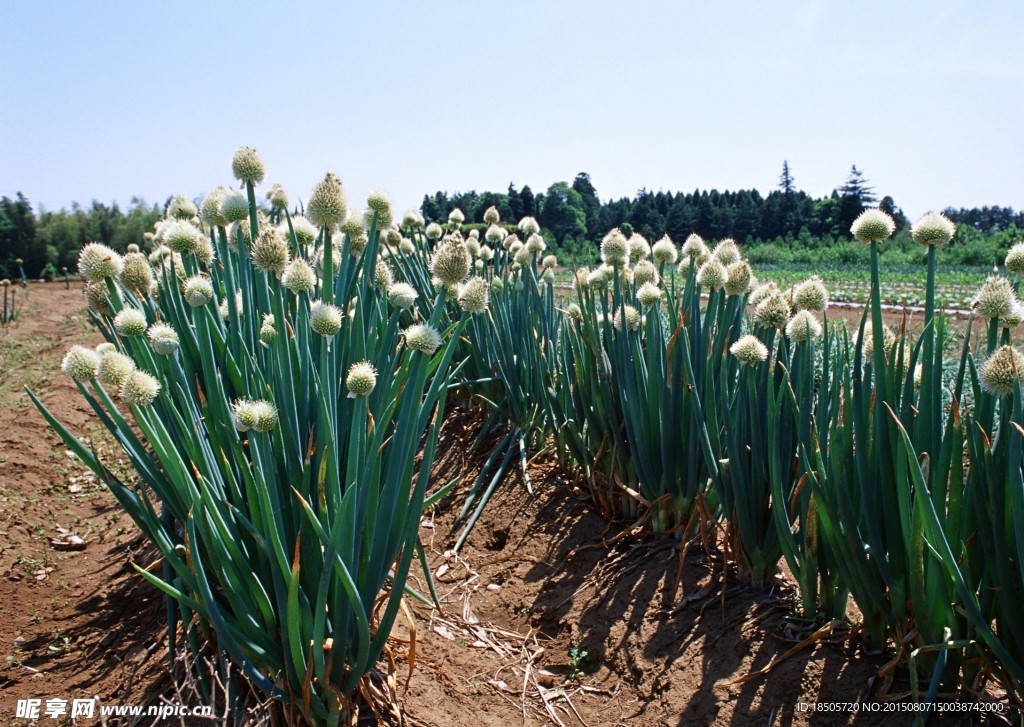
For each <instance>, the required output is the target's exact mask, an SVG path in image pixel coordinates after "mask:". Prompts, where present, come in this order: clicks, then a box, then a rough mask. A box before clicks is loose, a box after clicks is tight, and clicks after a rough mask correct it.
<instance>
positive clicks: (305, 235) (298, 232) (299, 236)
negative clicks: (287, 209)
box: [285, 215, 320, 247]
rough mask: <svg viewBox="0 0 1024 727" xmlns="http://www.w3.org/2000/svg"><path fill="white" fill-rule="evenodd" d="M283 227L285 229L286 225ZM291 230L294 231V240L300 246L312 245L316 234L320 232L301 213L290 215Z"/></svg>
mask: <svg viewBox="0 0 1024 727" xmlns="http://www.w3.org/2000/svg"><path fill="white" fill-rule="evenodd" d="M285 229H287V225H286V226H285ZM292 230H294V231H295V241H296V242H297V243H298V244H299V246H300V247H308V246H310V245H312V244H313V243H315V242H316V238H317V235H318V234H320V231H319V230H318V229H317V228H316V227H315V226H314V225H313V223H312V222H310V221H309V220H308V219H307V218H305V217H303V216H302V215H298V216H297V217H292Z"/></svg>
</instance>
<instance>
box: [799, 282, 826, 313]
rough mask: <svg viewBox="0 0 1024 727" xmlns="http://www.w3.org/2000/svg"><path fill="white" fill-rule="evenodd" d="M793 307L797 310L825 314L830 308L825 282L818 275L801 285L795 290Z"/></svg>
mask: <svg viewBox="0 0 1024 727" xmlns="http://www.w3.org/2000/svg"><path fill="white" fill-rule="evenodd" d="M793 306H794V307H795V308H796V309H797V310H810V311H816V312H818V313H823V312H824V311H825V309H826V308H828V289H826V288H825V283H824V281H823V280H822V279H821V278H819V277H818V276H817V275H812V276H811V277H810V278H808V279H807V280H805V281H804V282H802V283H800V284H799V285H798V286H796V288H795V289H794V290H793Z"/></svg>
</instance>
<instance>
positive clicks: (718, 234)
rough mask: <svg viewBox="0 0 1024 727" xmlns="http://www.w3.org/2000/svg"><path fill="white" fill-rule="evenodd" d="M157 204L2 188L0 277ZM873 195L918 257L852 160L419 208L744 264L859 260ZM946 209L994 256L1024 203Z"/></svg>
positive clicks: (135, 227)
mask: <svg viewBox="0 0 1024 727" xmlns="http://www.w3.org/2000/svg"><path fill="white" fill-rule="evenodd" d="M169 199H170V198H168V200H167V201H169ZM198 201H199V200H198V199H197V200H196V202H198ZM166 204H167V202H166V201H165V203H164V204H163V205H158V204H149V203H147V202H146V201H145V200H143V199H141V198H138V197H133V198H132V199H131V200H130V203H129V205H128V207H127V208H121V207H120V206H119V205H118V204H117V203H116V202H114V203H112V204H110V205H107V204H104V203H102V202H97V201H93V202H92V203H91V205H90V206H88V207H82V206H80V205H77V204H75V205H72V207H71V209H70V210H65V209H62V210H60V211H57V212H52V211H47V210H40V211H39V212H38V213H37V212H35V211H33V209H32V205H31V203H30V201H29V200H28V199H27V198H26V197H25V196H24V195H22V194H21V193H18V194H17V195H16V196H15V197H14V198H13V199H11V198H9V197H2V198H0V278H14V277H17V276H18V275H19V274H20V270H19V268H18V265H17V263H16V260H19V259H20V260H22V261H23V265H22V269H23V270H24V271H25V274H26V275H27V276H28V277H30V278H38V277H53V276H56V275H58V274H59V273H60V271H61V269H62V268H63V267H67V268H68V269H69V270H71V271H74V270H75V267H76V265H77V259H78V251H79V250H80V249H81V248H82V246H83V245H85V244H86V243H87V242H94V241H95V242H102V243H103V244H105V245H109V246H110V247H112V248H113V249H115V250H119V251H124V249H125V248H126V247H127V246H128V244H129V243H133V242H134V243H136V244H141V243H142V236H143V233H144V232H146V231H148V230H151V229H152V228H153V223H154V222H156V221H157V220H158V219H160V218H161V217H162V214H163V209H164V208H165V207H166ZM876 205H877V206H878V207H880V208H882V209H884V210H885V211H886V212H888V213H889V214H891V215H892V216H893V217H894V219H895V220H896V223H897V233H896V235H895V238H894V240H893V241H892V243H891V244H889V245H887V246H886V247H885V248H884V252H883V255H884V256H886V257H887V258H888V259H889V260H890V261H894V262H912V261H914V260H916V259H917V257H919V256H920V255H919V250H917V249H916V248H915V246H914V244H913V242H912V240H911V237H910V221H909V220H908V219H907V218H906V216H905V215H904V214H903V212H902V211H901V210H900V208H899V206H898V205H897V204H896V202H895V200H893V198H892V197H890V196H888V195H886V196H882V197H881V198H878V197H877V196H876V194H875V192H874V188H873V187H872V186H871V184H870V183H869V182H868V181H867V180H866V179H865V177H864V173H863V172H862V171H861V170H860V169H858V168H857V167H856V166H854V167H853V168H851V170H850V173H849V175H848V176H847V179H846V181H845V182H844V183H843V184H842V185H840V186H838V187H837V188H836V189H835V190H833V191H832V193H831V194H829V195H827V196H825V197H821V198H815V197H813V196H811V195H810V194H808V193H807V192H804V191H802V190H800V189H798V188H797V186H796V183H795V180H794V177H793V174H792V172H791V170H790V168H789V164H788V163H784V164H783V168H782V173H781V174H780V175H779V183H778V187H777V188H776V189H773V190H771V191H770V192H768V193H767V194H766V195H764V194H762V193H761V192H759V191H758V190H756V189H741V190H736V191H719V190H717V189H711V190H700V189H696V190H694V191H692V192H664V191H661V190H659V191H657V192H653V191H650V190H647V189H641V190H639V191H638V192H637V193H636V195H635V196H634V197H631V198H630V197H621V198H619V199H609V200H607V201H602V199H601V198H600V196H599V195H598V191H597V188H596V187H595V186H594V183H593V181H592V180H591V178H590V175H588V174H586V173H585V172H581V173H580V174H577V175H576V177H575V179H573V181H572V183H569V182H555V183H554V184H552V185H551V186H550V187H548V188H547V190H545V191H543V192H538V193H534V192H533V191H532V190H531V189H530V187H529V185H524V186H523V187H522V188H521V189H517V188H516V187H515V185H514V184H509V186H508V189H507V190H505V191H503V192H476V191H469V192H456V193H454V194H448V193H447V192H440V191H439V192H435V193H434V194H433V195H425V196H424V198H423V204H422V205H421V207H420V210H421V212H422V213H423V216H424V217H425V218H426V219H427V220H428V221H437V222H445V221H446V220H447V219H448V213H449V212H451V211H452V210H453V209H455V208H459V209H460V210H462V212H463V214H464V215H465V216H466V223H467V224H469V225H470V226H474V225H475V226H483V215H484V212H485V211H486V210H487V208H488V207H491V206H494V207H496V208H497V209H498V211H499V212H500V213H501V218H502V220H504V221H506V222H507V223H510V224H514V223H515V222H517V221H518V220H520V219H522V218H523V217H525V216H531V217H535V218H536V219H537V221H538V222H539V223H540V225H541V228H542V233H543V234H544V236H545V237H546V238H547V241H548V244H549V245H550V246H552V247H553V249H554V250H555V251H557V252H558V253H559V254H560V255H561V256H562V258H563V260H565V261H567V262H568V260H569V259H572V260H575V261H576V262H577V263H580V264H588V263H591V262H592V261H594V260H595V259H596V257H597V255H598V250H599V245H600V241H601V238H602V237H603V236H604V234H605V233H606V232H607V231H608V230H610V229H611V228H613V227H620V228H623V229H624V230H626V231H627V232H629V233H632V232H634V231H635V232H639V233H640V234H642V235H644V236H645V237H647V238H648V239H649V240H651V241H652V242H653V241H654V240H657V239H658V238H660V237H661V236H662V235H665V234H667V235H669V236H670V237H671V238H672V239H673V240H675V241H677V242H682V241H683V240H685V239H686V237H687V236H688V235H689V234H690V233H692V232H696V233H697V234H699V235H701V236H702V237H704V238H705V239H707V240H720V239H723V238H726V237H732V238H734V239H736V240H737V241H739V242H740V243H743V244H744V245H745V247H746V250H747V253H748V256H749V257H750V258H751V260H752V261H753V262H777V263H783V264H785V263H819V262H820V263H839V264H841V263H859V262H866V261H867V251H866V250H865V249H864V246H863V245H859V244H857V243H855V242H854V241H853V240H852V238H851V236H850V225H851V224H852V223H853V220H854V219H856V217H857V215H859V214H860V213H861V212H862V211H863V210H864V209H865V208H867V207H870V206H876ZM944 211H945V213H946V214H947V215H948V216H949V217H950V218H951V219H952V220H953V221H954V222H956V223H957V226H958V231H957V235H956V238H954V241H953V243H952V245H950V249H949V251H948V252H946V253H945V254H944V261H945V262H946V263H947V264H955V265H989V266H991V265H993V264H995V263H998V262H1000V261H1001V259H1002V256H1003V255H1005V253H1006V250H1007V249H1008V248H1009V247H1010V245H1012V244H1014V243H1015V242H1018V241H1020V239H1021V237H1022V236H1024V211H1021V212H1018V211H1015V210H1014V209H1013V208H1010V207H999V206H991V207H990V206H985V207H980V208H969V209H968V208H960V209H952V208H950V209H946V210H944Z"/></svg>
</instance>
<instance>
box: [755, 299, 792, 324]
mask: <svg viewBox="0 0 1024 727" xmlns="http://www.w3.org/2000/svg"><path fill="white" fill-rule="evenodd" d="M789 316H790V310H789V301H787V300H786V297H785V296H784V295H782V293H779V292H775V293H771V294H769V295H768V296H767V297H766V298H765V299H764V300H762V301H761V302H760V303H758V304H757V307H756V308H754V320H755V321H756V322H757V323H759V324H761V325H762V326H764V327H765V328H782V327H783V326H784V325H786V321H788V320H789Z"/></svg>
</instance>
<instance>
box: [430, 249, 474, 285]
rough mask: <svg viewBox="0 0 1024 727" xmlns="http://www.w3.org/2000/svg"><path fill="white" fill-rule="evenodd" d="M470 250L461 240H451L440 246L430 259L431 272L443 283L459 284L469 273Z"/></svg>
mask: <svg viewBox="0 0 1024 727" xmlns="http://www.w3.org/2000/svg"><path fill="white" fill-rule="evenodd" d="M470 264H471V262H470V259H469V252H468V251H467V250H466V246H465V245H463V244H462V243H460V242H456V241H454V240H450V241H448V242H445V243H443V244H442V245H441V246H440V247H438V249H437V251H436V252H435V253H434V256H433V257H432V258H431V260H430V272H431V273H433V274H434V277H436V278H437V279H438V280H440V281H441V284H442V285H445V286H450V285H458V284H459V283H461V282H462V281H463V280H464V279H465V277H466V276H467V275H469V266H470Z"/></svg>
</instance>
